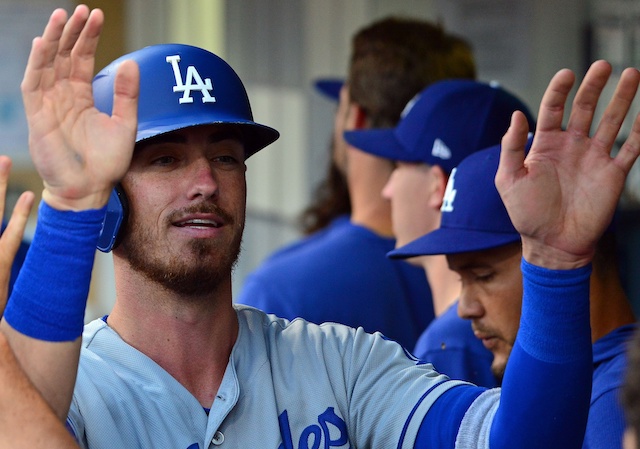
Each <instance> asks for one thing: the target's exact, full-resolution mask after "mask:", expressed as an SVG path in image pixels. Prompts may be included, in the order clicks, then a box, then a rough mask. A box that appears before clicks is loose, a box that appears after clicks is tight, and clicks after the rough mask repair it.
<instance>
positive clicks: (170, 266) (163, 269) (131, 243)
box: [120, 216, 244, 297]
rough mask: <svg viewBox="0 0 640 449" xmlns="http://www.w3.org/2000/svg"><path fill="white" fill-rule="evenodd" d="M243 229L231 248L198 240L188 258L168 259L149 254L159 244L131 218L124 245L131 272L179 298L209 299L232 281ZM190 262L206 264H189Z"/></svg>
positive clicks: (157, 252) (185, 256)
mask: <svg viewBox="0 0 640 449" xmlns="http://www.w3.org/2000/svg"><path fill="white" fill-rule="evenodd" d="M232 226H233V225H232ZM243 227H244V226H242V225H241V226H240V231H239V232H238V233H237V234H236V235H235V236H234V239H233V241H232V242H231V244H230V245H229V246H228V247H225V248H221V247H220V244H219V242H215V241H205V240H194V241H193V242H191V245H190V250H189V251H188V252H187V253H186V254H184V257H183V256H167V255H164V254H166V253H163V251H162V250H160V251H156V252H150V251H149V249H150V248H154V247H156V248H157V245H158V241H157V240H156V241H154V238H153V236H152V235H151V234H150V233H149V232H148V231H147V230H146V229H144V228H143V226H142V225H141V224H140V223H139V222H138V221H137V220H135V219H134V217H132V216H129V220H128V222H127V226H126V229H125V230H124V231H125V233H124V236H123V239H122V242H121V244H120V245H121V247H122V251H123V253H124V255H125V259H126V260H127V261H128V263H129V265H130V266H131V268H133V269H134V270H135V271H138V272H139V273H141V274H142V275H143V276H145V277H146V278H147V279H149V280H151V281H153V282H156V283H158V284H159V285H161V286H162V287H163V288H165V289H166V290H170V291H172V292H175V293H177V294H179V295H183V296H188V297H198V296H206V295H209V294H211V293H212V292H214V291H215V290H217V289H218V287H219V286H220V285H222V284H223V283H225V282H228V281H229V279H230V278H231V273H232V271H233V269H234V268H235V265H236V263H237V261H238V257H239V256H240V248H241V243H242V230H243ZM185 260H186V261H187V262H185ZM190 260H196V261H202V263H191V264H189V263H188V261H190Z"/></svg>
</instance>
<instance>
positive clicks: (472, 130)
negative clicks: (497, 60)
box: [344, 79, 535, 173]
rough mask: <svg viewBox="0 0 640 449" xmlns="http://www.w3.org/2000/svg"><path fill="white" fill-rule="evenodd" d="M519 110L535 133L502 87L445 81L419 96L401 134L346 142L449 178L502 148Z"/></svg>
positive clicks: (357, 134)
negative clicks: (478, 156)
mask: <svg viewBox="0 0 640 449" xmlns="http://www.w3.org/2000/svg"><path fill="white" fill-rule="evenodd" d="M516 110H520V111H522V112H523V113H524V114H525V115H526V117H527V121H528V122H529V129H530V130H532V131H533V129H534V128H535V120H534V118H533V116H532V115H531V112H530V111H529V108H528V107H527V106H526V105H525V104H524V103H523V102H522V101H521V100H520V99H519V98H517V97H516V96H515V95H513V94H511V93H509V92H507V91H506V90H505V89H503V88H502V87H500V86H499V85H497V84H496V83H483V82H478V81H473V80H463V79H455V80H444V81H438V82H436V83H433V84H431V85H429V86H428V87H426V88H425V89H423V90H422V91H421V92H420V93H418V94H417V95H416V96H414V97H413V98H412V99H411V100H410V101H409V103H407V105H406V106H405V108H404V110H403V112H402V115H401V119H400V122H399V123H398V125H397V126H396V127H395V128H390V129H364V130H357V131H347V132H345V134H344V137H345V139H346V141H347V142H348V143H349V144H351V145H353V146H354V147H356V148H359V149H361V150H363V151H365V152H368V153H371V154H373V155H376V156H379V157H383V158H385V159H391V160H395V161H402V162H424V163H427V164H429V165H438V166H440V167H442V168H443V169H444V170H445V171H446V172H447V173H449V172H450V171H451V170H452V169H453V168H454V167H455V166H456V165H458V164H459V163H460V161H462V159H464V158H465V157H466V156H468V155H469V154H471V153H474V152H476V151H479V150H482V149H483V148H487V147H490V146H492V145H497V144H499V143H500V140H501V139H502V136H503V135H504V133H505V132H506V131H507V129H508V128H509V124H510V122H511V114H512V113H513V112H514V111H516Z"/></svg>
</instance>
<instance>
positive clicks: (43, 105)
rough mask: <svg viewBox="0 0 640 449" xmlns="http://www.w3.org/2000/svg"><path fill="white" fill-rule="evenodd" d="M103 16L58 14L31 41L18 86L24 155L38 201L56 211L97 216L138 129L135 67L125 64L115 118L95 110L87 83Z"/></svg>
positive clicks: (85, 11)
mask: <svg viewBox="0 0 640 449" xmlns="http://www.w3.org/2000/svg"><path fill="white" fill-rule="evenodd" d="M103 21H104V16H103V14H102V11H100V10H99V9H95V10H93V11H91V12H90V11H89V8H88V7H87V6H85V5H80V6H78V7H77V8H76V10H75V11H74V13H73V14H72V16H71V17H70V18H69V20H67V13H66V12H65V11H64V10H62V9H57V10H55V11H54V12H53V13H52V14H51V17H50V19H49V22H48V24H47V26H46V27H45V30H44V33H43V34H42V36H41V37H36V38H35V39H34V40H33V45H32V48H31V53H30V55H29V60H28V63H27V68H26V70H25V74H24V79H23V81H22V85H21V89H22V97H23V101H24V106H25V111H26V115H27V121H28V124H29V150H30V152H31V158H32V159H33V162H34V164H35V167H36V169H37V170H38V173H39V174H40V176H41V177H42V178H43V180H44V186H45V190H44V192H43V199H44V200H45V201H46V202H47V203H48V204H49V205H50V206H52V207H54V208H57V209H61V210H68V209H71V210H81V209H92V208H100V207H101V206H103V205H104V204H106V202H107V200H108V198H109V194H110V192H111V189H112V188H113V185H114V184H115V183H116V182H118V180H119V179H120V178H121V177H122V176H123V175H124V173H125V172H126V170H127V168H128V166H129V163H130V161H131V154H132V152H133V146H134V143H135V135H136V126H137V101H138V83H139V74H138V67H137V65H136V64H135V63H134V62H132V61H126V62H124V63H122V64H121V65H120V67H119V69H118V72H117V76H116V80H115V86H114V91H115V92H114V104H113V111H112V115H111V116H109V115H107V114H103V113H101V112H99V111H98V110H97V109H95V107H94V104H93V96H92V88H91V81H92V78H93V71H94V62H95V52H96V47H97V45H98V38H99V36H100V32H101V30H102V25H103Z"/></svg>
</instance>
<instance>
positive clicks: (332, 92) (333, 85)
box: [313, 78, 344, 101]
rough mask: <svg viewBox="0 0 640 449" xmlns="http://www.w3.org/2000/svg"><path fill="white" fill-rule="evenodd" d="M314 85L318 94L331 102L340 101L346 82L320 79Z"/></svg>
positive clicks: (338, 79)
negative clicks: (341, 91) (341, 90)
mask: <svg viewBox="0 0 640 449" xmlns="http://www.w3.org/2000/svg"><path fill="white" fill-rule="evenodd" d="M313 84H314V86H315V88H316V89H317V90H318V92H320V93H321V94H323V95H325V96H327V97H329V98H330V99H331V100H336V101H338V100H339V99H340V89H342V85H343V84H344V80H343V79H342V78H319V79H317V80H316V81H315V82H314V83H313Z"/></svg>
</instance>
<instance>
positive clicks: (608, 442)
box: [583, 389, 626, 449]
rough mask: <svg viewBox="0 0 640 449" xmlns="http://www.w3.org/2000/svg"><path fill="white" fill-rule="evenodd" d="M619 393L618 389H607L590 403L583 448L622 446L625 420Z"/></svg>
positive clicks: (594, 448)
mask: <svg viewBox="0 0 640 449" xmlns="http://www.w3.org/2000/svg"><path fill="white" fill-rule="evenodd" d="M619 393H620V390H619V389H613V390H609V391H608V392H606V393H605V394H603V395H602V396H600V397H599V398H598V399H597V400H596V401H595V402H594V403H593V404H591V407H590V408H589V422H588V424H587V434H586V436H585V438H584V446H583V449H596V448H616V449H618V448H621V447H622V435H623V433H624V429H625V427H626V422H625V419H624V413H623V411H622V407H621V406H620V402H619V401H618V394H619Z"/></svg>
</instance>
